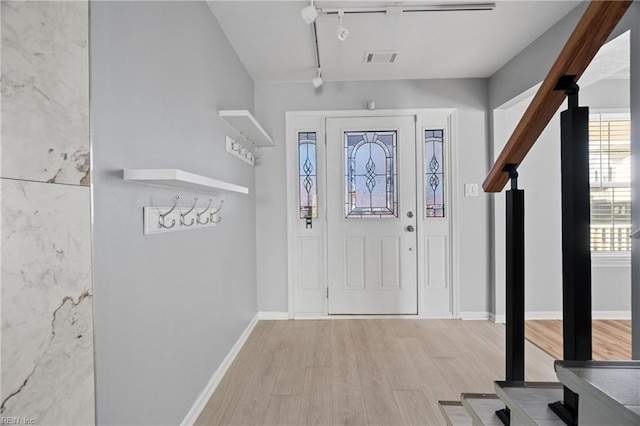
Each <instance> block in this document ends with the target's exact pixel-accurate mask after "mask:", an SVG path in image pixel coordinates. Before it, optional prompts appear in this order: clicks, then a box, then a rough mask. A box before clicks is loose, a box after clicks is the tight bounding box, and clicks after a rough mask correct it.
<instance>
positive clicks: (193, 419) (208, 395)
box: [180, 313, 259, 426]
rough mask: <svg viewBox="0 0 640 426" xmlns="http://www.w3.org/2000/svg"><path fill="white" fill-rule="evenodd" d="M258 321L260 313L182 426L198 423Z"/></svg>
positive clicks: (223, 362) (233, 348) (201, 394)
mask: <svg viewBox="0 0 640 426" xmlns="http://www.w3.org/2000/svg"><path fill="white" fill-rule="evenodd" d="M258 320H259V315H258V313H256V315H255V316H254V317H253V318H252V319H251V321H250V322H249V325H247V328H245V330H244V331H243V332H242V334H241V335H240V337H239V338H238V340H237V341H236V343H235V344H234V345H233V347H232V348H231V350H230V351H229V353H228V354H227V356H226V357H225V358H224V360H222V363H221V364H220V366H219V367H218V369H217V370H216V371H215V372H214V373H213V376H211V378H210V379H209V382H208V383H207V385H206V386H205V388H204V389H203V390H202V393H200V396H198V399H196V402H195V403H194V404H193V406H192V407H191V409H190V410H189V412H188V413H187V415H186V416H185V418H184V420H182V423H180V426H192V425H193V424H194V423H195V422H196V420H197V419H198V416H200V413H202V410H203V409H204V407H205V406H206V405H207V402H209V399H211V396H212V395H213V392H215V390H216V388H217V387H218V385H219V384H220V381H221V380H222V378H223V377H224V375H225V373H226V372H227V370H228V369H229V367H230V366H231V363H232V362H233V360H234V359H235V358H236V356H237V355H238V352H240V349H242V346H244V344H245V342H246V341H247V339H248V338H249V335H250V334H251V332H252V331H253V329H254V327H255V326H256V324H257V323H258Z"/></svg>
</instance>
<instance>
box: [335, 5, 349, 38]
mask: <svg viewBox="0 0 640 426" xmlns="http://www.w3.org/2000/svg"><path fill="white" fill-rule="evenodd" d="M343 18H344V11H342V10H341V11H339V12H338V30H337V31H336V35H337V36H338V40H340V41H345V40H346V39H347V37H349V30H348V29H346V28H345V27H344V25H342V19H343Z"/></svg>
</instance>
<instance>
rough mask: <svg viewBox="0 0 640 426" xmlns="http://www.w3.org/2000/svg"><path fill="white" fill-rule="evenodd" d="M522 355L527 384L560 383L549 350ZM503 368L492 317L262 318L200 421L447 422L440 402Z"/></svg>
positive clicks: (486, 386)
mask: <svg viewBox="0 0 640 426" xmlns="http://www.w3.org/2000/svg"><path fill="white" fill-rule="evenodd" d="M624 327H625V325H624V324H623V325H622V326H621V327H620V329H623V328H624ZM480 347H481V348H480ZM526 356H527V361H526V365H527V374H528V375H529V374H530V372H531V371H533V372H534V376H529V377H528V378H529V379H531V377H534V378H538V377H539V378H540V379H541V380H545V377H552V378H554V377H555V374H554V372H553V358H551V357H550V356H549V355H547V354H546V353H545V352H544V351H542V350H541V349H539V348H537V347H536V346H534V345H532V344H530V343H528V342H527V345H526ZM503 365H504V325H500V324H492V323H490V322H488V321H478V322H470V321H457V320H456V321H454V320H397V319H389V320H387V319H382V320H380V319H376V320H369V319H365V320H330V321H260V322H259V323H258V325H257V326H256V328H255V329H254V332H253V333H252V335H251V336H250V337H249V338H248V340H247V342H246V344H245V345H244V347H243V348H242V350H241V351H240V353H239V354H238V356H237V357H236V360H235V361H234V363H233V364H232V365H231V367H230V368H229V370H228V372H227V374H226V375H225V377H224V378H223V379H222V381H221V382H220V385H219V387H218V389H217V390H216V392H215V393H214V395H213V396H212V398H211V400H210V401H209V402H208V404H207V405H206V407H205V409H204V411H203V412H202V414H201V415H200V417H199V419H198V421H197V422H196V424H197V425H228V424H233V425H259V424H265V425H269V426H271V425H273V426H275V425H291V424H299V425H306V424H331V425H349V426H359V425H384V424H387V425H401V424H427V425H430V424H443V422H444V419H443V418H442V414H441V413H440V411H439V410H438V408H437V402H438V400H442V399H458V398H459V394H460V393H461V392H487V391H492V390H493V381H494V380H497V379H502V378H503V377H502V376H499V377H494V375H495V373H496V372H498V371H502V368H503ZM414 388H415V389H414ZM422 418H424V422H422V423H420V419H422Z"/></svg>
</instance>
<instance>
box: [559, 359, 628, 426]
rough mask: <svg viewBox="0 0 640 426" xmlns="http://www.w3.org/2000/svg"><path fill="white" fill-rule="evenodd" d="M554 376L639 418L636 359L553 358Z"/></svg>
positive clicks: (575, 390)
mask: <svg viewBox="0 0 640 426" xmlns="http://www.w3.org/2000/svg"><path fill="white" fill-rule="evenodd" d="M555 365H556V372H557V374H558V378H559V379H560V380H561V381H562V382H563V383H564V384H565V385H566V386H567V387H568V388H570V389H571V390H573V391H574V392H576V393H578V394H580V393H585V392H588V393H590V394H591V395H593V396H594V397H596V398H598V399H601V400H603V401H608V402H607V404H608V406H610V407H611V408H612V409H618V410H622V411H625V408H626V411H627V414H626V416H630V417H633V418H636V419H637V421H639V422H640V362H639V361H635V362H634V361H556V364H555Z"/></svg>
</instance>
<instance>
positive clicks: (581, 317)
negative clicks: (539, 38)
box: [440, 0, 640, 426]
mask: <svg viewBox="0 0 640 426" xmlns="http://www.w3.org/2000/svg"><path fill="white" fill-rule="evenodd" d="M631 3H632V1H630V0H592V1H591V2H590V3H589V5H588V7H587V9H586V10H585V12H584V14H583V16H582V18H581V19H580V21H579V22H578V23H577V25H576V27H575V29H574V31H573V32H572V34H571V35H570V36H569V39H568V40H567V42H566V44H565V45H564V47H563V48H562V50H561V51H560V54H559V55H558V58H557V59H556V62H554V64H553V66H552V67H551V69H550V70H549V73H548V74H547V76H546V77H545V79H544V81H543V82H542V85H541V86H540V87H539V89H538V91H537V92H536V94H535V96H534V98H533V99H532V101H531V103H530V104H529V107H528V108H527V110H526V111H525V113H524V115H523V116H522V118H521V119H520V122H519V123H518V125H517V126H516V128H515V130H514V131H513V134H512V135H511V137H510V138H509V140H508V141H507V144H506V145H505V147H504V149H503V150H502V152H501V153H500V155H499V156H498V158H497V159H496V161H495V163H494V164H493V166H492V167H491V170H490V171H489V174H488V176H487V178H486V179H485V181H484V183H483V185H482V187H483V189H484V190H485V192H501V191H502V189H503V188H504V186H505V184H506V183H507V182H508V181H511V189H509V190H508V191H506V194H505V195H506V197H505V201H506V202H505V207H506V212H505V213H506V214H505V218H506V224H505V225H506V229H505V231H506V232H505V235H506V244H505V248H506V280H505V281H506V282H505V287H506V288H505V289H506V294H505V295H506V304H505V307H506V310H505V317H506V330H505V331H506V345H505V347H506V350H505V367H506V374H505V377H506V378H507V381H504V382H495V390H496V393H495V395H479V394H462V395H461V401H459V402H441V403H440V408H441V410H442V412H443V414H444V415H445V417H447V421H448V423H449V424H451V425H463V424H466V425H468V424H472V425H499V424H505V425H510V424H513V425H558V426H561V425H564V424H566V425H569V426H573V425H577V424H579V425H640V361H617V362H615V361H614V362H602V361H591V358H592V330H591V327H592V322H591V320H592V318H591V314H592V309H591V303H592V300H591V253H590V249H589V247H590V228H589V223H590V190H589V149H588V145H589V137H588V127H589V126H588V122H589V108H588V107H586V106H580V105H579V102H578V92H579V89H580V88H579V86H578V84H577V82H578V80H579V79H580V76H581V75H582V73H583V72H584V71H585V69H586V68H587V66H588V65H589V63H590V62H591V60H592V59H593V57H594V56H595V54H596V53H597V51H598V49H600V47H601V46H602V45H603V44H604V42H605V41H606V39H607V37H609V35H610V34H611V31H612V30H613V28H614V27H615V26H616V25H617V23H618V22H619V21H620V19H621V18H622V17H623V16H624V14H625V12H626V10H627V8H628V7H629V6H630V5H631ZM565 99H566V100H567V109H566V110H565V111H563V112H562V113H561V115H560V167H561V176H562V179H561V193H562V206H561V218H562V318H563V357H564V359H565V360H563V361H556V363H555V370H556V375H557V377H558V380H559V382H558V383H539V382H537V383H534V382H525V381H524V373H525V368H524V367H525V365H524V364H525V354H524V349H525V347H524V339H525V336H524V319H525V315H524V314H525V312H524V307H525V303H524V302H525V301H524V296H525V285H524V284H525V283H524V278H525V273H524V267H525V255H524V250H525V233H524V230H525V226H524V219H525V218H524V213H525V208H524V206H525V204H524V201H525V198H524V190H523V189H520V188H518V167H519V166H520V165H521V163H522V162H523V160H524V159H525V157H526V155H527V153H528V152H529V150H530V149H531V148H532V146H533V145H534V143H535V142H536V140H537V139H538V136H540V134H541V133H542V131H543V130H544V128H545V127H546V126H547V124H548V123H549V121H550V120H551V118H552V117H553V116H554V115H555V113H556V112H557V110H558V108H559V107H560V106H561V105H562V103H563V102H564V101H565ZM637 248H638V247H636V245H635V243H634V249H633V250H634V252H635V250H636V249H637ZM634 273H635V272H634ZM632 315H633V316H634V318H635V316H636V315H640V312H638V309H637V306H635V307H634V308H633V312H632ZM634 322H635V320H634ZM633 336H634V338H637V337H638V334H637V333H635V331H634V332H633ZM634 342H635V341H634ZM633 346H634V351H633V354H632V356H633V357H634V358H636V359H640V353H636V352H638V351H637V348H638V345H637V344H636V343H633ZM462 409H464V411H462Z"/></svg>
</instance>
